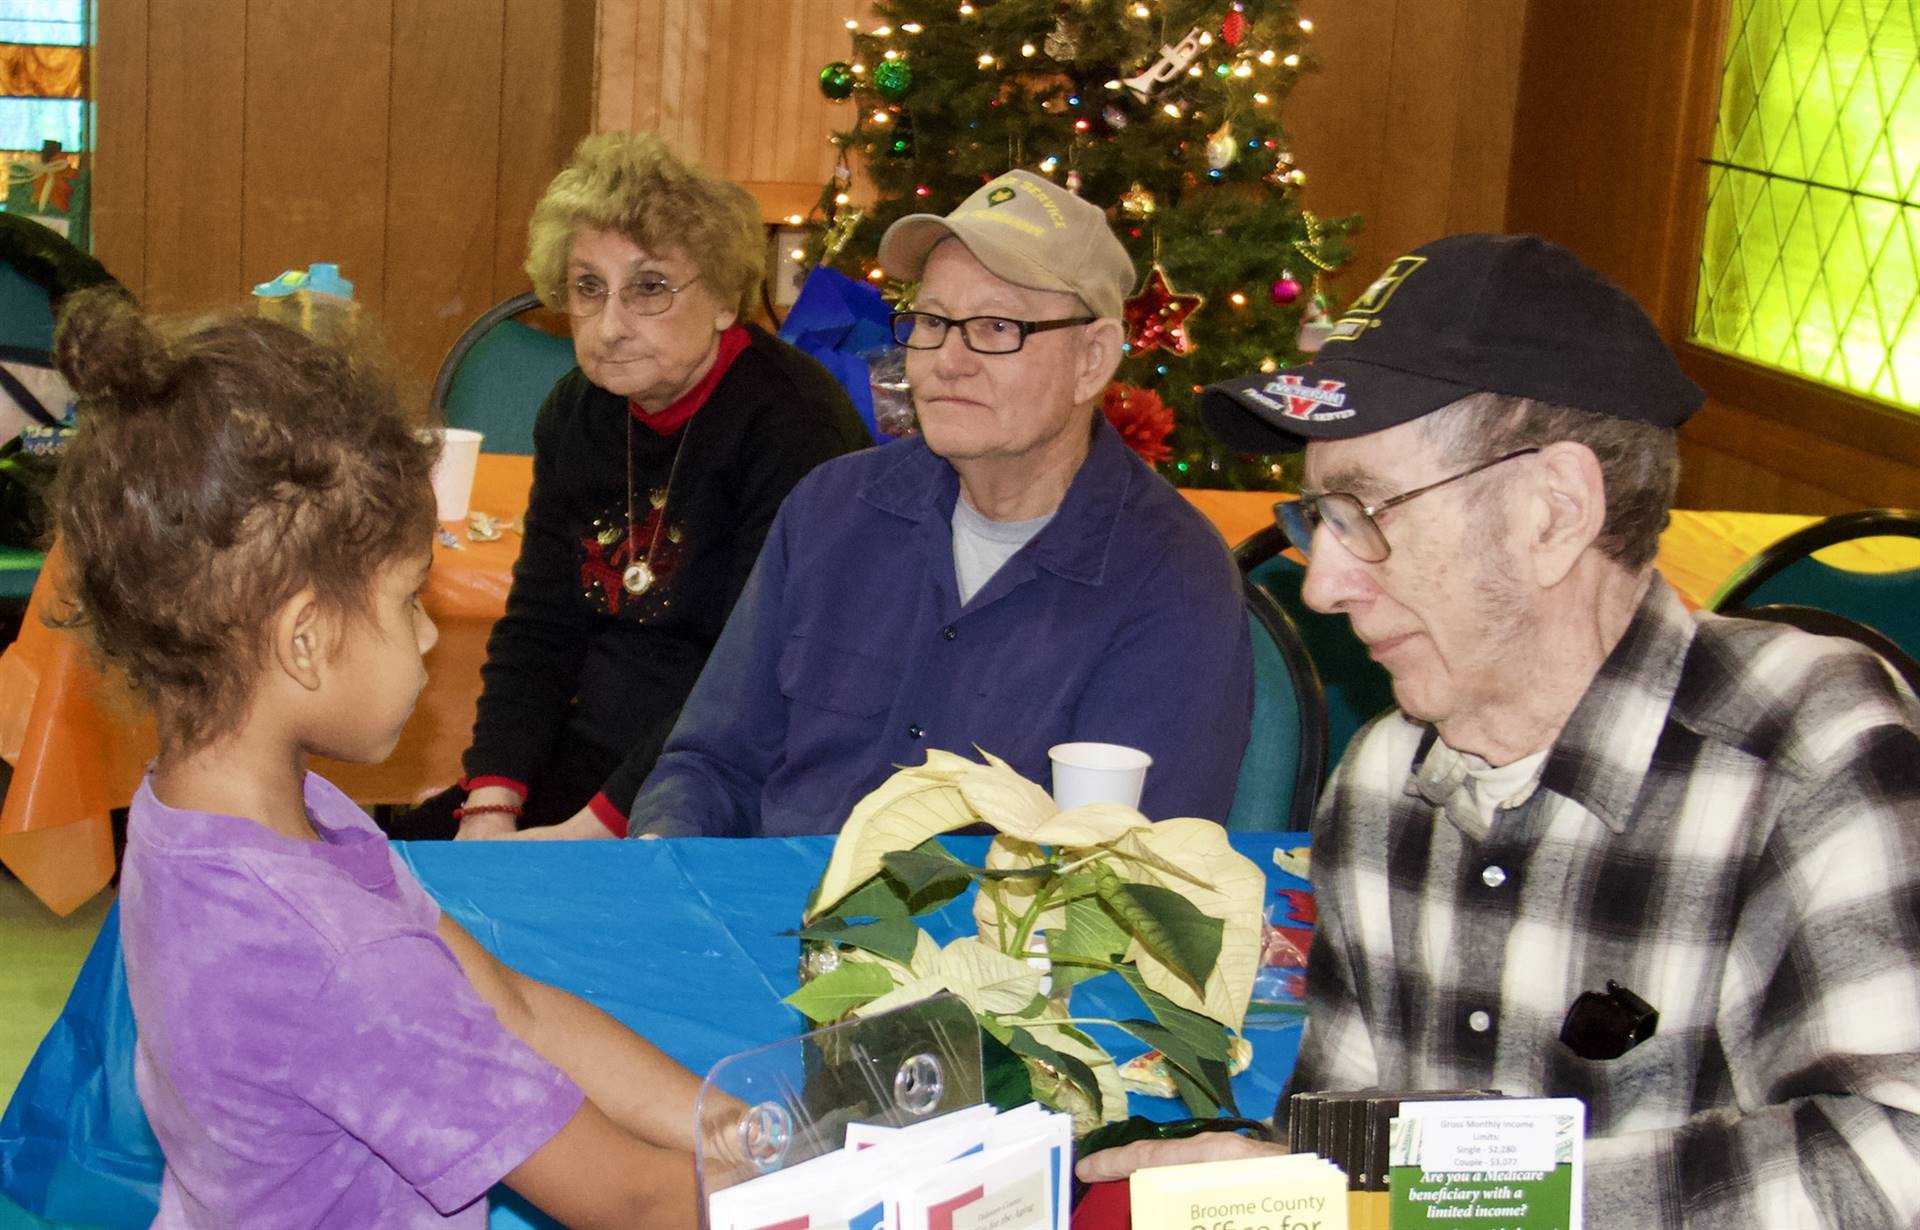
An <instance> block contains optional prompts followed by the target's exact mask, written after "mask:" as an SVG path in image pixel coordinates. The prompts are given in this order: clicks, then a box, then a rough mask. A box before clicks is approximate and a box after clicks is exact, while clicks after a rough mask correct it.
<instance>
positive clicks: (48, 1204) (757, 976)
mask: <svg viewBox="0 0 1920 1230" xmlns="http://www.w3.org/2000/svg"><path fill="white" fill-rule="evenodd" d="M1233 843H1234V846H1235V847H1236V848H1237V849H1239V850H1240V851H1241V852H1242V853H1244V854H1246V855H1247V856H1248V857H1249V858H1251V859H1253V860H1254V862H1255V863H1257V864H1258V865H1259V866H1260V867H1261V868H1262V869H1264V870H1265V871H1266V872H1267V876H1268V881H1269V885H1270V887H1271V888H1273V889H1274V890H1275V891H1276V892H1277V891H1278V890H1281V889H1287V888H1292V889H1301V888H1304V887H1305V883H1304V882H1303V881H1301V880H1298V879H1296V878H1295V877H1293V876H1290V875H1287V874H1286V873H1285V872H1283V871H1281V870H1280V869H1279V868H1278V867H1276V866H1275V865H1274V863H1273V859H1272V854H1273V851H1274V850H1275V849H1284V848H1288V847H1293V846H1298V845H1304V844H1306V837H1305V835H1304V834H1300V833H1261V834H1235V835H1234V838H1233ZM949 844H950V845H951V846H952V848H953V850H954V852H955V853H956V854H958V855H959V856H960V857H962V858H969V859H974V860H977V859H978V858H979V857H980V856H981V854H982V852H983V850H984V847H985V839H984V838H956V839H950V841H949ZM400 849H401V851H402V853H403V855H404V857H405V858H406V859H407V861H408V863H409V864H410V865H411V866H412V867H413V869H414V872H415V874H417V875H418V876H419V878H420V882H421V883H422V884H423V885H425V886H426V888H427V890H428V891H429V892H431V893H432V894H433V895H434V897H435V898H436V899H437V900H438V901H439V902H440V905H441V907H442V908H443V909H445V910H446V911H447V912H448V913H449V914H451V915H452V916H453V917H454V918H455V919H456V920H458V921H459V923H460V924H461V925H462V926H464V927H466V928H467V929H468V930H469V931H471V932H472V933H473V934H474V936H475V937H476V938H477V939H478V940H479V941H480V942H481V943H482V944H484V945H486V946H487V947H488V948H489V949H490V950H492V951H493V952H494V953H495V954H496V955H497V956H499V957H500V958H501V959H502V960H503V961H505V962H506V963H508V964H509V965H512V966H513V967H514V968H516V969H519V970H521V971H523V972H525V973H527V974H529V975H531V976H533V977H535V978H539V979H541V980H543V981H546V982H550V983H553V984H554V985H555V986H559V987H564V988H566V989H567V990H569V991H572V992H574V993H575V994H577V995H580V996H582V997H584V998H586V999H588V1000H591V1001H592V1002H594V1003H596V1004H598V1005H600V1006H601V1007H602V1008H604V1009H606V1010H607V1011H608V1012H610V1013H612V1014H613V1015H614V1016H616V1017H618V1018H619V1019H620V1020H622V1021H624V1022H625V1023H627V1024H628V1025H630V1026H632V1027H633V1028H634V1029H636V1030H639V1031H640V1032H641V1033H643V1034H645V1035H646V1036H647V1037H649V1038H651V1039H653V1041H654V1042H656V1043H657V1044H658V1045H659V1046H660V1047H661V1048H662V1049H663V1050H665V1051H666V1052H667V1053H668V1054H670V1055H672V1056H673V1057H674V1058H676V1059H678V1060H679V1061H680V1062H681V1063H684V1064H685V1065H686V1066H687V1067H689V1068H691V1069H693V1070H694V1071H696V1072H705V1071H706V1070H708V1069H709V1068H711V1067H712V1066H713V1065H714V1064H715V1063H716V1062H718V1061H719V1060H721V1059H723V1058H725V1057H726V1056H728V1055H731V1054H734V1053H736V1052H739V1051H742V1050H747V1049H749V1048H752V1047H757V1046H762V1045H765V1044H767V1043H769V1042H776V1041H780V1040H782V1039H785V1038H791V1037H793V1036H794V1035H795V1034H796V1033H800V1032H802V1031H804V1030H805V1028H806V1023H805V1021H804V1020H803V1019H802V1018H801V1017H800V1015H799V1014H798V1013H796V1012H795V1011H794V1010H793V1009H791V1008H789V1007H787V1006H786V1005H785V1004H783V1003H781V1002H780V1000H781V997H782V996H784V995H787V994H789V993H790V992H791V991H792V990H793V988H794V986H795V985H796V982H797V978H796V967H797V962H798V952H799V950H798V942H797V941H796V940H794V939H793V938H792V937H791V936H786V935H782V934H781V932H783V931H786V930H788V929H790V928H792V927H793V926H795V925H796V924H797V921H798V919H799V916H800V909H801V906H802V903H803V902H804V900H805V898H806V895H807V892H808V890H809V889H810V888H811V887H812V886H813V884H814V883H815V881H817V880H818V879H819V876H820V872H821V870H822V868H824V867H825V866H826V861H827V856H828V854H829V852H830V851H831V849H832V839H831V838H827V837H805V838H793V839H787V840H762V841H727V840H717V839H687V840H678V841H626V842H578V843H573V842H566V843H562V842H555V843H534V844H526V843H514V844H504V843H502V844H487V843H466V842H462V843H417V844H412V845H403V846H401V847H400ZM1281 913H1282V911H1280V910H1276V915H1279V914H1281ZM927 928H928V930H929V931H932V932H933V933H934V934H935V936H936V938H939V939H942V940H945V939H948V938H952V937H954V936H957V935H961V934H966V933H969V932H971V931H972V924H971V919H970V918H969V917H968V915H967V913H966V905H965V899H962V901H960V902H956V903H954V904H953V905H950V906H949V907H947V909H946V910H945V911H943V912H942V915H940V916H939V917H938V919H937V921H935V922H932V923H929V924H927ZM1074 1010H1075V1014H1076V1015H1080V1016H1138V1015H1143V1013H1142V1012H1141V1010H1140V1009H1139V1007H1138V1005H1137V1001H1135V1000H1133V997H1132V993H1131V992H1130V991H1128V990H1127V989H1126V988H1125V986H1124V985H1122V984H1120V983H1119V981H1118V979H1115V978H1112V977H1106V978H1102V979H1099V980H1096V981H1094V982H1091V983H1087V984H1085V985H1083V986H1081V987H1079V988H1077V989H1076V990H1075V992H1074ZM1285 1020H1286V1022H1287V1023H1286V1024H1284V1025H1283V1026H1282V1027H1280V1028H1268V1029H1257V1030H1251V1031H1249V1034H1248V1037H1249V1039H1250V1040H1251V1041H1252V1042H1253V1044H1254V1060H1253V1066H1252V1067H1251V1068H1250V1069H1249V1070H1248V1071H1246V1072H1244V1073H1242V1074H1241V1075H1240V1076H1239V1077H1238V1078H1236V1080H1235V1081H1234V1093H1235V1096H1236V1098H1237V1099H1238V1100H1239V1102H1240V1105H1241V1109H1242V1110H1243V1111H1245V1112H1246V1113H1248V1114H1250V1115H1253V1116H1256V1117H1261V1116H1265V1115H1267V1114H1268V1113H1270V1112H1271V1111H1272V1109H1273V1104H1274V1100H1275V1098H1276V1097H1277V1096H1278V1094H1279V1091H1280V1087H1281V1086H1282V1085H1283V1084H1284V1083H1285V1081H1286V1077H1287V1073H1288V1072H1289V1071H1291V1070H1292V1067H1293V1060H1294V1055H1295V1053H1296V1051H1297V1049H1298V1047H1299V1032H1298V1021H1297V1018H1285ZM1093 1032H1094V1033H1095V1035H1096V1036H1097V1037H1098V1038H1099V1040H1100V1041H1101V1042H1102V1043H1103V1044H1104V1045H1106V1046H1107V1047H1108V1049H1109V1050H1111V1051H1112V1052H1113V1053H1114V1054H1115V1055H1116V1056H1117V1057H1118V1058H1120V1059H1121V1060H1125V1059H1126V1058H1128V1057H1129V1056H1131V1055H1133V1054H1136V1053H1137V1052H1138V1051H1140V1050H1141V1049H1142V1048H1141V1047H1140V1045H1139V1044H1138V1043H1136V1042H1134V1041H1133V1040H1132V1039H1130V1038H1128V1037H1127V1036H1126V1035H1124V1034H1121V1033H1119V1032H1117V1031H1106V1032H1105V1033H1104V1034H1103V1033H1102V1032H1101V1031H1100V1030H1099V1029H1098V1028H1096V1029H1095V1030H1093ZM133 1042H134V1029H133V1015H132V1010H131V1007H130V1005H129V1004H128V1002H127V995H126V982H125V978H124V976H123V974H122V971H121V968H120V947H119V930H118V926H117V920H116V917H115V916H109V918H108V923H107V926H106V927H105V928H103V930H102V932H101V936H100V940H99V942H98V943H96V945H95V946H94V950H93V952H92V953H91V954H90V955H89V956H88V958H87V963H86V965H85V967H84V968H83V969H82V971H81V975H80V978H79V980H78V982H77V983H76V984H75V986H74V990H73V994H72V996H71V998H70V999H69V1000H68V1002H67V1006H66V1008H65V1009H64V1010H63V1011H62V1013H61V1016H60V1019H59V1020H58V1021H57V1022H56V1023H55V1025H54V1027H53V1029H52V1030H51V1031H49V1033H48V1035H47V1038H46V1040H45V1041H44V1042H42V1043H41V1046H40V1050H39V1051H38V1053H36V1055H35V1056H34V1059H33V1063H32V1065H31V1066H29V1068H28V1069H27V1073H26V1076H25V1077H24V1078H23V1079H22V1081H21V1084H20V1087H19V1089H18V1090H17V1091H16V1092H15V1094H14V1098H13V1101H12V1103H11V1104H10V1105H9V1106H8V1107H7V1111H6V1114H5V1116H4V1118H0V1195H4V1196H5V1197H6V1198H7V1199H8V1200H10V1201H12V1202H13V1203H14V1204H15V1205H17V1206H19V1207H20V1208H21V1209H24V1210H26V1211H28V1212H29V1213H31V1214H33V1215H37V1216H38V1217H42V1218H47V1219H50V1220H54V1221H59V1222H65V1223H72V1224H77V1225H84V1226H101V1227H115V1228H118V1227H129V1228H131V1227H144V1226H146V1225H147V1224H148V1222H149V1221H151V1220H152V1217H153V1213H154V1208H155V1202H156V1200H157V1198H158V1191H159V1180H160V1170H161V1158H160V1151H159V1147H158V1145H157V1144H156V1143H155V1142H154V1139H153V1135H152V1132H151V1131H150V1130H149V1129H148V1127H147V1124H146V1119H145V1116H144V1115H142V1114H141V1113H140V1107H139V1102H138V1098H137V1096H136V1095H135V1093H134V1089H133V1072H132V1051H133ZM1131 1109H1132V1111H1133V1113H1135V1114H1142V1115H1148V1116H1151V1117H1154V1118H1161V1119H1167V1118H1178V1117H1182V1116H1184V1115H1185V1114H1186V1111H1185V1109H1184V1108H1183V1107H1182V1106H1181V1105H1180V1104H1179V1103H1177V1102H1172V1101H1164V1100H1160V1099H1152V1098H1143V1097H1138V1096H1136V1097H1135V1098H1134V1099H1133V1104H1132V1107H1131ZM23 1224H25V1225H34V1224H41V1223H36V1222H34V1221H33V1220H31V1219H29V1220H27V1221H26V1222H24V1223H23ZM491 1224H492V1226H493V1227H494V1228H495V1230H505V1228H521V1227H529V1226H546V1225H550V1223H548V1222H546V1221H545V1220H544V1219H543V1218H541V1217H540V1216H539V1215H538V1214H537V1213H535V1212H533V1211H531V1210H530V1209H527V1208H526V1207H525V1206H524V1205H522V1204H520V1203H519V1202H518V1201H516V1200H515V1199H514V1198H513V1197H512V1195H511V1194H510V1193H502V1194H500V1195H499V1196H498V1197H496V1199H495V1204H494V1210H493V1217H492V1223H491ZM9 1225H10V1223H9V1222H8V1214H7V1213H5V1212H3V1211H0V1227H7V1226H9Z"/></svg>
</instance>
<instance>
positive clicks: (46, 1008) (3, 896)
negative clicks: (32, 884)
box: [0, 761, 113, 1230]
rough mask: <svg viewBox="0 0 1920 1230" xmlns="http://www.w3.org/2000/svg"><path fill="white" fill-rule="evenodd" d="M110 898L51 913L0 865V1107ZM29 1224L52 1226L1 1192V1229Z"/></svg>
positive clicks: (1, 775) (44, 1229)
mask: <svg viewBox="0 0 1920 1230" xmlns="http://www.w3.org/2000/svg"><path fill="white" fill-rule="evenodd" d="M9 776H10V773H9V772H8V770H7V766H6V764H5V762H4V761H0V799H4V798H5V797H6V781H7V778H8V777H9ZM112 904H113V892H112V890H111V889H109V890H108V891H106V892H103V893H101V894H100V895H99V896H98V897H95V898H94V899H93V900H92V901H89V902H87V904H85V905H83V906H81V907H80V908H79V909H77V910H75V911H74V912H73V913H72V914H71V915H69V916H68V917H66V918H56V917H55V916H54V915H53V913H52V912H51V911H50V910H48V909H47V907H46V906H44V905H41V904H40V903H39V902H38V901H36V900H34V898H33V895H32V894H31V893H29V892H27V890H26V889H24V888H22V887H21V886H20V881H18V880H16V879H14V878H13V877H12V876H11V875H8V874H7V873H6V872H4V871H0V1107H5V1105H6V1104H7V1103H8V1102H9V1101H11V1100H12V1098H13V1091H14V1088H15V1087H16V1086H17V1085H19V1083H20V1077H21V1075H22V1074H23V1073H24V1072H25V1071H26V1070H27V1061H28V1060H30V1059H32V1058H33V1052H34V1050H35V1048H37V1047H38V1046H39V1045H40V1038H41V1036H42V1035H43V1034H45V1033H46V1032H47V1027H48V1026H49V1025H51V1024H53V1018H54V1017H56V1016H59V1015H60V1007H61V1005H62V1004H64V1003H66V1002H67V992H68V991H69V990H71V989H72V987H73V979H74V976H75V975H77V974H78V973H79V972H80V962H81V961H82V960H84V959H85V958H86V955H87V949H88V948H90V947H92V946H93V937H94V936H95V935H97V934H99V931H100V923H101V920H102V919H104V918H105V917H106V914H107V907H108V906H110V905H112ZM28 1227H32V1228H34V1230H56V1228H55V1227H54V1224H53V1223H51V1222H44V1221H41V1220H40V1219H38V1218H35V1217H29V1216H28V1215H27V1214H25V1213H22V1212H21V1211H20V1209H19V1208H18V1207H17V1206H15V1205H14V1204H13V1203H11V1202H10V1201H8V1200H7V1199H6V1198H5V1197H4V1196H0V1230H27V1228H28Z"/></svg>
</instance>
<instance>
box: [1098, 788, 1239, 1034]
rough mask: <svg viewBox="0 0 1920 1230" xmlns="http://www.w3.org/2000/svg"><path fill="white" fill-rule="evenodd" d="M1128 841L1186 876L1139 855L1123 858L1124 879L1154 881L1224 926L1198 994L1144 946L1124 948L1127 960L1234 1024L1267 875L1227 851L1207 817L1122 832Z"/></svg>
mask: <svg viewBox="0 0 1920 1230" xmlns="http://www.w3.org/2000/svg"><path fill="white" fill-rule="evenodd" d="M1127 841H1128V842H1130V843H1131V842H1137V843H1138V844H1139V845H1141V846H1142V847H1150V848H1151V849H1152V850H1153V852H1154V853H1155V855H1156V856H1157V858H1158V860H1159V861H1160V862H1164V863H1169V864H1177V865H1178V866H1180V867H1183V868H1186V869H1187V872H1188V874H1185V875H1182V876H1177V877H1176V876H1168V875H1165V874H1164V873H1163V872H1161V871H1159V870H1156V868H1155V865H1154V864H1153V863H1151V862H1147V861H1141V862H1137V863H1133V864H1131V865H1130V866H1129V865H1127V864H1124V863H1123V864H1122V865H1121V867H1120V870H1121V872H1122V874H1123V876H1124V878H1126V879H1128V880H1131V881H1134V882H1136V883H1140V882H1144V883H1157V884H1159V885H1161V886H1162V887H1164V888H1167V889H1169V890H1172V891H1174V892H1177V893H1179V894H1180V895H1181V896H1182V897H1184V898H1186V899H1187V900H1188V901H1190V902H1192V904H1193V906H1194V908H1196V909H1198V910H1199V911H1200V912H1201V913H1202V914H1205V915H1207V916H1208V917H1209V918H1217V919H1219V920H1220V921H1221V923H1222V924H1223V926H1224V932H1223V934H1222V938H1221V943H1220V957H1219V959H1218V961H1217V962H1215V964H1214V968H1213V973H1212V974H1210V975H1209V976H1208V978H1207V984H1206V989H1205V991H1204V993H1202V994H1200V995H1198V996H1195V995H1194V994H1193V993H1192V988H1191V987H1190V986H1189V985H1188V980H1187V978H1186V976H1185V974H1184V973H1183V972H1181V971H1176V970H1174V969H1173V968H1172V967H1171V966H1169V965H1167V964H1165V963H1163V962H1162V961H1161V960H1160V959H1159V958H1158V957H1157V956H1156V955H1155V954H1154V952H1153V951H1152V950H1151V949H1149V948H1148V947H1147V946H1146V945H1145V944H1142V943H1135V944H1134V945H1133V946H1132V947H1130V948H1129V949H1128V950H1127V959H1128V960H1129V961H1132V962H1134V963H1135V964H1136V965H1138V966H1139V968H1140V973H1141V975H1142V976H1143V977H1144V978H1145V979H1146V981H1147V985H1148V986H1150V987H1153V988H1154V989H1155V990H1157V991H1159V992H1161V993H1162V994H1164V995H1168V996H1170V997H1172V998H1173V999H1175V1000H1176V1001H1178V1002H1179V1003H1181V1004H1184V1005H1186V1006H1187V1007H1190V1008H1193V1009H1195V1010H1197V1011H1199V1012H1202V1013H1205V1014H1206V1015H1207V1016H1210V1017H1212V1018H1213V1019H1214V1020H1216V1021H1224V1022H1225V1023H1226V1024H1227V1025H1228V1026H1229V1027H1231V1028H1234V1029H1238V1028H1239V1027H1240V1025H1241V1022H1242V1021H1244V1020H1245V1018H1246V1013H1247V1001H1248V999H1249V998H1250V997H1251V996H1252V994H1253V976H1254V973H1255V971H1256V970H1258V969H1259V967H1260V927H1261V908H1262V905H1263V903H1264V902H1265V900H1266V892H1267V886H1266V876H1265V875H1264V874H1263V873H1262V872H1261V870H1260V868H1259V867H1257V866H1255V865H1254V863H1253V861H1252V860H1251V859H1249V858H1247V857H1246V856H1245V855H1242V854H1240V853H1239V852H1238V851H1236V850H1234V848H1233V846H1232V845H1231V843H1229V842H1228V840H1227V834H1226V831H1225V830H1224V829H1222V828H1221V827H1220V826H1219V825H1217V824H1215V823H1214V822H1213V821H1211V820H1191V819H1185V820H1183V819H1173V820H1162V821H1160V822H1159V823H1158V824H1155V825H1153V826H1152V827H1151V828H1148V829H1141V830H1138V831H1137V832H1136V833H1133V834H1129V835H1128V838H1127ZM1196 876H1197V877H1198V878H1197V879H1196Z"/></svg>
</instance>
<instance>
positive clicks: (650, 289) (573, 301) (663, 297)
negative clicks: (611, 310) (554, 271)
mask: <svg viewBox="0 0 1920 1230" xmlns="http://www.w3.org/2000/svg"><path fill="white" fill-rule="evenodd" d="M699 280H700V275H699V274H697V273H696V274H694V275H693V276H692V277H690V278H688V279H687V280H686V281H684V282H682V283H680V285H678V286H674V285H672V284H671V283H669V282H668V281H667V280H666V279H665V278H663V277H661V276H660V275H659V274H657V273H649V274H643V275H641V277H640V278H639V279H638V280H636V281H632V282H628V283H627V284H626V285H625V286H622V287H621V288H620V306H621V307H623V308H625V309H627V311H629V312H632V313H633V314H634V315H636V316H658V315H660V313H662V312H664V311H666V310H667V309H668V308H670V307H672V306H673V297H674V296H675V295H677V294H679V293H680V292H681V291H683V290H685V289H686V288H687V287H689V286H692V285H693V284H694V283H695V282H698V281H699ZM612 297H613V293H612V291H611V290H609V289H608V287H607V284H606V283H605V282H602V281H601V280H600V279H599V278H596V277H584V278H575V279H574V280H573V281H571V282H569V283H567V315H569V316H580V317H586V316H598V315H599V314H600V313H601V311H602V310H603V309H605V308H606V306H607V300H608V299H610V298H612Z"/></svg>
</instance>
